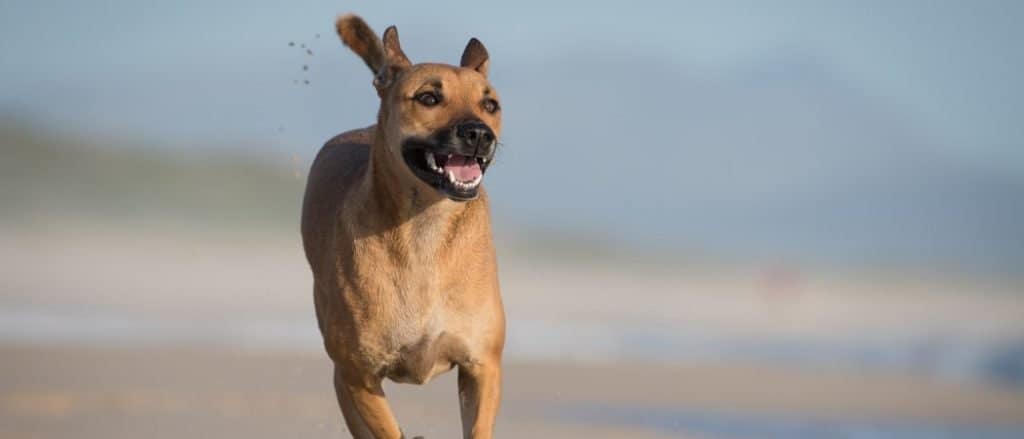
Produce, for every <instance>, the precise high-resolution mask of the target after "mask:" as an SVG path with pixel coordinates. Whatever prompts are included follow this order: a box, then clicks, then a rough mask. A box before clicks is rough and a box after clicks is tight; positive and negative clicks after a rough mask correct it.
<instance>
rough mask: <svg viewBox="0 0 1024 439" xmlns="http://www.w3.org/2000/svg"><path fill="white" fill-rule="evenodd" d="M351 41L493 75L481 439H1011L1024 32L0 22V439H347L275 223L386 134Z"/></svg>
mask: <svg viewBox="0 0 1024 439" xmlns="http://www.w3.org/2000/svg"><path fill="white" fill-rule="evenodd" d="M349 11H353V12H357V13H359V14H361V15H362V16H363V17H364V18H365V19H366V20H367V21H368V22H369V23H370V24H371V25H372V26H373V27H374V28H375V29H376V30H378V31H383V29H384V28H385V27H386V26H388V25H391V24H395V25H397V26H398V28H399V30H400V33H401V39H402V45H403V47H404V49H405V52H406V53H407V54H408V55H409V56H410V58H411V59H412V60H413V61H414V62H417V61H442V62H449V63H455V62H456V61H457V60H458V57H459V56H460V54H461V53H462V49H463V47H464V46H465V44H466V42H467V41H468V39H469V38H470V37H477V38H480V39H481V40H482V41H483V42H484V43H485V45H486V46H487V48H488V50H489V52H490V53H491V57H492V58H491V63H492V64H491V65H492V68H491V71H492V74H491V80H492V82H493V83H494V85H495V86H496V87H497V89H498V90H499V92H500V93H501V95H502V106H503V108H504V115H503V117H504V133H503V135H504V139H503V146H502V149H501V150H500V151H499V156H498V159H497V162H496V165H495V167H494V168H493V169H492V170H491V172H489V173H488V178H487V182H486V186H487V189H488V191H489V192H490V194H491V199H492V203H493V204H492V209H493V214H494V222H495V227H496V232H495V233H496V236H495V239H496V241H497V243H498V246H499V261H500V268H501V277H502V286H503V295H504V300H505V305H506V310H507V313H508V330H509V339H508V345H507V350H506V363H507V372H506V376H505V397H504V406H503V412H502V417H501V418H500V420H499V432H498V433H499V434H500V435H501V437H588V438H601V437H609V438H613V437H630V438H647V437H651V438H716V439H727V438H730V439H743V438H782V439H789V438H832V437H835V438H894V439H906V438H1020V437H1024V276H1022V274H1024V227H1022V224H1024V144H1022V141H1024V128H1022V127H1024V123H1022V120H1021V116H1022V115H1024V87H1022V86H1021V85H1020V80H1019V78H1020V76H1021V69H1022V68H1024V51H1022V50H1021V48H1020V45H1021V43H1020V42H1021V41H1024V30H1022V29H1024V28H1021V26H1020V23H1021V22H1022V20H1024V4H1022V3H1020V2H1016V1H979V2H947V1H909V0H902V1H856V2H854V1H827V2H821V1H777V2H760V1H743V2H734V1H729V2H689V1H685V2H664V3H658V2H643V1H639V2H628V3H593V2H591V3H583V2H565V3H558V4H556V3H555V2H540V1H534V0H523V1H519V2H504V3H500V4H490V3H487V2H469V1H451V0H437V1H431V2H410V3H408V4H401V3H392V2H349V3H340V2H326V1H311V2H274V1H265V0H248V1H239V0H226V1H219V2H208V1H196V0H183V1H178V2H139V1H127V0H111V1H94V2H72V1H46V0H36V1H22V0H14V1H11V0H8V1H5V2H4V4H3V13H2V14H0V40H2V42H3V44H2V49H0V50H2V51H3V56H2V57H0V72H2V77H3V80H2V81H0V146H2V149H0V436H2V437H5V438H62V437H78V438H81V437H97V438H98V437H103V438H111V437H139V436H146V437H181V436H188V437H215V436H219V437H242V436H245V437H343V435H344V434H346V433H344V430H345V429H344V427H343V424H342V422H341V418H340V414H339V413H338V410H337V408H336V404H335V402H334V399H333V398H334V397H333V389H332V388H331V384H330V383H331V376H330V363H329V360H328V359H327V357H326V355H324V354H323V353H322V348H321V344H320V339H319V334H318V332H317V330H316V324H315V317H314V315H313V307H312V294H311V284H312V282H311V278H310V275H309V272H308V267H307V266H306V262H305V259H304V257H303V254H302V250H301V243H300V240H299V232H298V218H299V207H300V202H301V197H302V191H303V188H304V184H305V181H304V179H305V176H306V172H307V170H308V168H309V166H310V163H311V161H312V159H313V157H314V155H315V154H316V152H317V150H318V149H319V147H320V145H322V144H323V142H324V141H325V140H326V139H328V138H330V137H331V136H333V135H335V134H337V133H339V132H341V131H344V130H348V129H351V128H356V127H362V126H366V125H369V124H371V123H373V121H374V118H375V112H376V108H377V98H376V95H375V93H374V91H373V88H372V86H371V75H370V73H369V71H368V70H367V69H366V67H365V66H364V64H363V63H362V62H361V61H360V60H359V59H358V58H357V57H356V56H354V55H353V54H351V53H350V52H349V51H348V50H347V49H345V48H344V47H343V46H342V45H341V43H340V42H339V41H338V39H337V36H336V35H335V33H334V29H333V23H334V18H335V17H336V16H337V15H338V14H339V13H344V12H349ZM449 375H451V374H449ZM386 389H387V391H388V392H389V397H390V398H392V399H393V400H394V402H393V404H394V405H395V407H396V411H397V412H398V417H399V419H400V420H401V421H402V422H403V428H404V429H405V431H406V433H409V434H412V435H420V434H422V435H425V436H426V437H427V438H431V437H434V438H436V437H456V436H457V434H458V433H457V432H458V421H457V416H458V414H457V409H456V407H457V402H456V398H455V384H454V380H453V377H452V376H445V377H443V378H440V379H439V380H438V381H437V382H434V383H431V384H430V385H428V386H426V387H425V388H414V387H409V386H397V385H395V386H390V385H389V387H387V388H386Z"/></svg>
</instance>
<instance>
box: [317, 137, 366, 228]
mask: <svg viewBox="0 0 1024 439" xmlns="http://www.w3.org/2000/svg"><path fill="white" fill-rule="evenodd" d="M375 129H376V126H375V125H371V126H369V127H366V128H362V129H358V130H352V131H346V132H344V133H341V134H338V135H337V136H334V137H333V138H331V139H330V140H328V141H327V143H325V144H324V146H323V147H322V148H320V152H319V153H317V155H316V159H314V160H313V165H312V167H311V168H310V170H309V177H308V180H307V182H306V194H305V196H304V199H303V203H302V204H303V207H302V230H303V235H310V236H316V234H317V233H319V232H322V231H324V230H326V229H327V227H328V226H329V224H330V222H331V221H333V219H334V213H336V212H337V210H338V207H339V205H340V203H341V201H342V199H343V198H344V197H345V194H346V193H347V192H348V191H349V190H350V189H351V188H352V187H353V186H354V183H355V182H356V181H357V180H358V179H359V177H360V176H361V175H362V174H363V172H365V170H366V167H367V163H369V160H370V144H371V143H372V142H373V133H374V130H375Z"/></svg>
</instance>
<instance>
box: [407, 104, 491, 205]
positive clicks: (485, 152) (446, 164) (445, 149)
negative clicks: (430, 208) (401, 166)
mask: <svg viewBox="0 0 1024 439" xmlns="http://www.w3.org/2000/svg"><path fill="white" fill-rule="evenodd" d="M496 145H497V138H496V136H495V135H494V131H493V130H491V128H490V127H489V126H487V124H485V123H483V122H481V121H479V120H468V121H463V122H460V123H458V124H455V125H454V126H452V127H450V128H446V129H443V130H439V132H438V133H437V134H435V135H433V136H431V137H430V138H427V139H423V138H417V137H412V138H408V139H406V140H405V141H404V142H403V143H402V156H403V158H405V162H406V164H407V165H408V166H409V168H410V169H412V171H413V174H415V175H416V176H417V177H419V178H420V179H421V180H423V181H424V182H426V183H427V184H429V185H431V186H433V187H434V188H436V189H437V190H439V191H441V192H442V193H444V194H445V195H447V196H448V197H449V198H451V199H453V200H456V201H467V200H472V199H474V198H476V197H477V192H478V189H479V187H480V183H481V182H482V181H483V176H484V172H486V171H487V167H488V166H490V164H491V162H492V161H493V160H494V153H495V149H496Z"/></svg>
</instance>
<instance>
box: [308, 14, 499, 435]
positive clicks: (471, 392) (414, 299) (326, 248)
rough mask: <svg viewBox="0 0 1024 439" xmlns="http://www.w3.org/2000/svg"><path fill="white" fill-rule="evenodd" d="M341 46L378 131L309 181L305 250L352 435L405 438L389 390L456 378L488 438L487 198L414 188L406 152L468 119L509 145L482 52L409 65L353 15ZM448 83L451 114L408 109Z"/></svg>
mask: <svg viewBox="0 0 1024 439" xmlns="http://www.w3.org/2000/svg"><path fill="white" fill-rule="evenodd" d="M337 29H338V34H339V35H340V36H341V38H342V41H343V42H344V43H345V44H346V45H347V46H349V48H351V49H352V50H353V51H354V52H355V53H356V54H358V55H359V56H360V57H362V59H363V60H364V61H365V62H366V64H367V66H369V67H370V69H371V70H372V71H373V72H374V73H375V79H374V86H375V87H376V89H377V93H378V95H379V96H380V98H381V105H380V109H379V112H378V116H377V124H376V125H373V126H370V127H367V128H363V129H359V130H354V131H349V132H346V133H343V134H340V135H338V136H337V137H335V138H333V139H331V140H330V141H328V142H327V144H326V145H324V147H323V148H322V149H321V151H320V153H319V154H318V155H317V158H316V160H315V162H314V163H313V167H312V169H311V171H310V174H309V180H308V183H307V187H306V195H305V200H304V203H303V209H302V237H303V244H304V247H305V250H306V257H307V259H308V261H309V264H310V267H311V269H312V272H313V278H314V288H313V290H314V291H313V293H314V294H313V295H314V300H315V304H316V314H317V319H318V322H319V326H320V331H321V333H322V335H323V339H324V346H325V348H326V350H327V353H328V355H329V356H330V358H331V359H332V360H333V361H334V382H335V390H336V392H337V396H338V402H339V404H340V406H341V409H342V412H343V415H344V417H345V422H346V424H347V425H348V428H349V431H350V432H351V433H352V435H353V437H355V438H358V439H363V438H376V439H390V438H400V437H403V436H402V432H401V430H400V429H399V426H398V422H397V421H396V420H395V417H394V415H393V414H392V411H391V409H390V407H389V406H388V403H387V401H386V399H385V397H384V392H383V390H382V387H381V383H382V380H383V379H384V378H390V379H392V380H395V381H399V382H411V383H425V382H427V381H428V380H430V379H431V378H432V377H434V376H436V375H437V374H440V373H443V372H445V371H447V370H450V369H451V368H453V367H455V366H458V368H459V371H458V374H459V377H458V383H459V402H460V404H461V412H462V424H463V432H464V436H465V437H467V438H490V437H491V435H492V430H493V425H494V419H495V416H496V414H497V411H498V405H499V400H500V392H501V353H502V348H503V346H504V342H505V316H504V311H503V309H502V304H501V297H500V294H499V288H498V276H497V266H496V260H495V252H494V247H493V244H492V238H491V225H490V217H489V207H488V202H487V195H486V193H485V192H484V191H483V188H482V187H481V188H480V189H479V196H478V197H477V198H476V199H474V200H471V201H466V202H458V201H453V200H451V199H449V198H448V197H446V196H445V195H443V194H441V193H440V192H438V191H437V190H436V189H434V188H433V187H430V186H429V185H427V184H426V183H424V182H422V181H421V180H419V179H417V178H416V176H415V175H413V174H412V172H411V171H410V169H409V168H408V166H407V165H406V164H405V163H404V162H403V161H402V157H401V156H400V144H401V142H402V139H404V138H407V137H409V136H417V135H427V134H428V133H430V132H432V131H434V130H437V129H440V128H441V127H444V126H446V125H447V124H450V123H452V121H453V120H458V119H460V118H465V117H467V116H472V117H475V118H478V119H479V120H482V121H483V122H484V123H486V124H487V125H488V126H489V127H490V128H491V129H492V130H493V131H494V133H496V134H497V133H500V129H501V121H500V113H499V114H491V113H489V112H487V111H484V110H483V109H481V108H480V105H478V102H479V100H480V99H481V98H482V96H485V95H486V96H496V94H495V92H494V89H493V87H491V85H490V84H489V82H488V81H487V77H486V74H487V69H488V65H489V61H488V55H487V51H486V50H485V49H484V48H483V45H482V44H480V42H479V41H477V40H476V39H473V40H471V41H470V43H469V45H468V46H467V48H466V51H465V53H464V54H463V58H462V63H461V64H462V66H460V67H455V66H451V65H445V64H416V65H413V64H412V63H410V62H409V60H408V59H407V58H406V56H405V54H404V53H403V52H402V50H401V46H400V44H399V41H398V33H397V31H396V30H395V28H394V27H393V26H392V27H390V28H388V29H387V31H385V33H384V36H383V40H379V39H377V37H376V36H375V34H374V33H373V31H372V30H371V29H370V28H369V26H367V25H366V23H365V22H363V20H362V19H360V18H359V17H357V16H353V15H348V16H343V17H341V18H339V19H338V21H337ZM437 81H440V84H441V87H442V88H443V89H444V93H445V99H446V105H445V106H444V107H443V108H435V109H431V110H432V111H424V109H422V108H419V107H417V105H416V103H415V102H414V101H413V100H412V99H410V98H409V97H410V96H411V95H412V94H414V93H416V92H417V90H419V89H422V88H423V87H431V85H429V84H431V83H436V82H437Z"/></svg>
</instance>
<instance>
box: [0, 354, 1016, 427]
mask: <svg viewBox="0 0 1024 439" xmlns="http://www.w3.org/2000/svg"><path fill="white" fill-rule="evenodd" d="M0 358H3V361H0V437H4V438H11V439H19V438H72V437H73V438H137V437H148V438H164V437H167V438H170V437H175V438H177V437H226V438H227V437H246V438H264V437H265V438H281V437H292V438H301V437H345V436H344V434H343V432H344V427H343V424H342V421H341V418H340V414H339V412H338V410H337V408H336V405H335V401H334V399H333V390H332V388H331V385H330V363H329V361H328V360H327V359H326V357H324V356H321V355H314V354H299V353H268V352H265V351H263V352H245V351H231V350H221V349H209V348H202V349H197V348H190V347H185V346H178V347H157V346H140V347H134V348H126V347H118V348H113V347H98V346H92V347H90V346H67V345H64V346H62V345H52V344H51V345H42V346H40V345H35V346H27V345H10V344H8V345H3V346H0ZM454 375H455V374H452V373H449V374H445V375H443V376H442V377H440V378H438V379H437V380H435V381H434V382H431V383H430V384H428V385H426V386H409V385H394V384H390V385H388V386H387V387H386V391H387V392H388V394H389V398H391V399H392V401H393V405H394V408H395V411H396V413H397V415H398V417H399V419H400V421H401V422H402V423H403V428H404V430H405V431H406V433H407V434H409V435H424V436H426V437H427V438H452V437H459V431H458V425H459V423H458V409H457V404H456V399H455V388H456V386H455V382H454ZM594 404H598V405H601V406H607V407H626V408H633V409H640V410H643V409H644V408H651V409H659V410H662V409H666V408H668V409H699V410H725V411H729V412H741V413H751V414H766V413H768V414H770V413H799V414H800V415H801V416H807V417H808V418H821V419H829V418H836V417H843V418H849V417H856V418H864V419H880V420H885V419H899V420H901V421H907V420H911V421H942V422H976V423H996V424H1008V425H1022V424H1024V394H1022V393H1020V392H1016V393H1014V392H1011V391H1006V390H1001V389H998V388H993V387H988V386H982V385H977V384H972V385H967V384H964V383H959V384H958V383H949V382H936V381H931V380H927V379H921V378H917V377H913V376H900V375H893V374H889V375H865V374H843V373H836V372H828V373H825V372H821V373H796V372H794V371H791V370H785V369H772V368H764V367H749V366H747V367H737V366H728V365H714V364H703V365H697V364H689V365H677V366H655V365H634V364H603V365H594V364H591V365H585V366H584V365H573V364H550V363H549V364H544V363H521V362H518V363H517V362H510V363H509V364H507V372H506V377H505V395H504V404H503V408H502V413H501V417H500V422H499V428H498V433H499V437H508V438H519V437H524V438H525V437H563V438H574V437H580V438H583V437H585V438H625V437H629V438H658V437H676V438H680V437H682V438H697V437H700V436H696V435H693V434H688V433H687V432H685V431H683V430H680V431H677V432H671V434H670V435H666V434H667V433H664V432H658V431H654V430H652V429H647V428H644V427H643V426H631V425H622V426H616V425H610V424H611V423H603V422H602V423H599V424H596V423H594V422H592V421H587V420H579V419H578V418H574V417H573V416H571V415H570V413H572V411H573V410H574V408H578V407H580V406H592V405H594Z"/></svg>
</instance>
